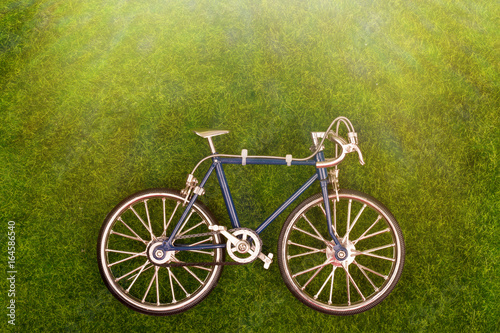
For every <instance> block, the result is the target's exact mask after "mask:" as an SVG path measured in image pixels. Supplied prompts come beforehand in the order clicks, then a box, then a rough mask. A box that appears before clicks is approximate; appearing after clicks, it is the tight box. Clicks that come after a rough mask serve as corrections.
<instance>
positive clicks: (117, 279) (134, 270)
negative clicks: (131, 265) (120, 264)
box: [115, 265, 142, 282]
mask: <svg viewBox="0 0 500 333" xmlns="http://www.w3.org/2000/svg"><path fill="white" fill-rule="evenodd" d="M141 267H142V265H141V266H139V267H137V268H135V269H133V270H131V271H130V272H128V273H126V274H125V275H122V276H120V277H119V278H116V279H115V282H118V281H120V280H121V279H123V278H126V277H127V276H129V275H130V274H132V273H134V272H137V271H138V270H139V269H141ZM134 276H135V275H134Z"/></svg>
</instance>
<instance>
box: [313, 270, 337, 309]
mask: <svg viewBox="0 0 500 333" xmlns="http://www.w3.org/2000/svg"><path fill="white" fill-rule="evenodd" d="M336 269H337V266H332V272H331V273H330V275H328V277H327V278H326V280H325V282H323V285H322V286H321V288H319V290H318V292H317V293H316V295H314V299H318V296H319V295H320V294H321V292H322V291H323V289H324V288H325V286H326V284H327V283H328V281H330V279H332V285H333V279H334V278H335V270H336ZM331 300H332V291H331V289H330V303H331Z"/></svg>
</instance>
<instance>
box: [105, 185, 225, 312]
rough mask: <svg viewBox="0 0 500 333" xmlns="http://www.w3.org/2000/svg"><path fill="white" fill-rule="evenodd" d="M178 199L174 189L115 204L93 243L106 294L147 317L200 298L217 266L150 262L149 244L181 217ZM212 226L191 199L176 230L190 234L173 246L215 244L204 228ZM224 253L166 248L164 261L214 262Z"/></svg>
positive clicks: (211, 219)
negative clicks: (95, 246)
mask: <svg viewBox="0 0 500 333" xmlns="http://www.w3.org/2000/svg"><path fill="white" fill-rule="evenodd" d="M183 201H184V197H183V196H182V195H181V194H180V193H179V192H178V191H174V190H166V189H153V190H146V191H142V192H138V193H136V194H133V195H131V196H130V197H128V198H126V199H125V200H123V201H122V202H121V203H119V204H118V205H117V206H116V207H115V208H114V209H113V210H112V211H111V212H110V213H109V214H108V216H107V217H106V219H105V221H104V223H103V225H102V228H101V232H100V235H99V241H98V245H97V256H98V262H99V270H100V273H101V276H102V278H103V280H104V282H105V284H106V286H107V287H108V289H109V290H110V291H111V293H112V294H113V295H114V296H115V297H116V298H117V299H118V300H119V301H120V302H122V303H123V304H125V305H126V306H128V307H130V308H131V309H133V310H135V311H138V312H141V313H146V314H150V315H170V314H175V313H179V312H183V311H186V310H188V309H190V308H191V307H193V306H195V305H196V304H198V303H199V302H201V301H202V300H203V299H204V298H205V297H206V296H207V295H208V294H209V293H210V291H211V290H212V289H213V288H214V287H215V285H216V284H217V281H218V279H219V277H220V274H221V272H222V266H204V265H203V266H202V265H200V266H176V267H162V266H160V265H155V264H153V262H152V260H151V258H152V257H151V253H152V252H153V251H154V245H156V244H158V242H161V241H164V240H167V239H168V236H169V235H170V233H171V231H172V230H173V228H174V227H175V225H176V223H177V221H178V220H179V217H180V216H181V215H182V213H183V211H184V207H183V205H182V203H183ZM215 224H216V220H215V218H214V217H213V216H212V214H211V213H210V212H209V211H208V209H207V208H206V207H205V206H204V205H202V204H201V203H199V202H196V203H195V204H194V205H193V207H192V209H191V211H190V212H189V214H188V216H187V218H186V219H185V222H184V223H183V225H182V227H181V229H180V230H179V232H178V235H179V236H185V237H187V236H192V237H190V238H182V239H179V240H176V241H175V243H174V244H175V245H184V246H191V245H200V244H221V243H222V239H221V236H220V235H211V234H209V235H207V234H206V233H207V232H208V231H209V229H208V226H210V225H215ZM204 233H205V234H204ZM224 253H225V252H224V249H221V248H218V249H212V250H193V251H170V252H166V253H165V260H164V263H167V264H168V263H172V264H176V263H184V262H189V263H193V262H194V263H196V262H213V263H219V262H222V261H224ZM162 264H163V263H162Z"/></svg>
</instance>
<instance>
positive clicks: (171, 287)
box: [167, 267, 177, 304]
mask: <svg viewBox="0 0 500 333" xmlns="http://www.w3.org/2000/svg"><path fill="white" fill-rule="evenodd" d="M167 270H168V279H169V280H170V290H171V292H172V303H174V304H175V303H177V300H176V299H175V292H174V284H173V282H172V271H171V270H170V267H167Z"/></svg>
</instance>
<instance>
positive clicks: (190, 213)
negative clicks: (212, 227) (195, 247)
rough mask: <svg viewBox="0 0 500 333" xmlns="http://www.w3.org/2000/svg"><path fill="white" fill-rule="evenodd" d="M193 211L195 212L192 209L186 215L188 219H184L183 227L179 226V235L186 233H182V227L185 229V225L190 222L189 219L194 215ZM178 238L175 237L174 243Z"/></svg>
mask: <svg viewBox="0 0 500 333" xmlns="http://www.w3.org/2000/svg"><path fill="white" fill-rule="evenodd" d="M193 213H194V210H193V209H191V212H189V215H188V216H187V217H186V219H185V220H184V222H183V223H182V225H181V227H180V228H179V231H177V235H181V236H182V235H184V233H182V229H184V227H185V226H186V224H187V223H188V221H189V219H190V218H191V216H193ZM176 240H177V239H174V240H173V242H172V243H174V242H175V241H176Z"/></svg>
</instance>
